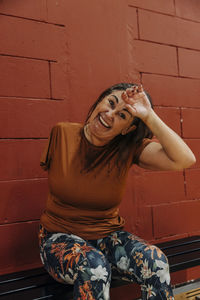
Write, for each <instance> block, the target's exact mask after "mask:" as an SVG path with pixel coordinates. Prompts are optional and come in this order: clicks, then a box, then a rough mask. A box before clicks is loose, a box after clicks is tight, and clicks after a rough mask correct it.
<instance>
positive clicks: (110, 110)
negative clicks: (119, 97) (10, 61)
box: [106, 109, 115, 121]
mask: <svg viewBox="0 0 200 300" xmlns="http://www.w3.org/2000/svg"><path fill="white" fill-rule="evenodd" d="M114 114H115V110H114V109H109V110H108V111H107V112H106V117H107V118H108V119H109V120H111V121H113V118H114Z"/></svg>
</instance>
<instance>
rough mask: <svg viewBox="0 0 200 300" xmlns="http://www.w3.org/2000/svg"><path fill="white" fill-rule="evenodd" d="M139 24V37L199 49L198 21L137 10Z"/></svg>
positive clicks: (199, 25)
mask: <svg viewBox="0 0 200 300" xmlns="http://www.w3.org/2000/svg"><path fill="white" fill-rule="evenodd" d="M139 24H140V25H139V28H140V38H141V39H144V40H149V41H154V42H159V43H163V44H170V45H176V46H181V47H187V48H194V49H200V41H199V31H200V23H195V22H191V21H187V20H183V19H179V18H175V17H171V16H166V15H162V14H157V13H153V12H149V11H144V10H139ZM163 33H164V34H163Z"/></svg>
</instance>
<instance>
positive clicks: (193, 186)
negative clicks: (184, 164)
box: [185, 169, 200, 199]
mask: <svg viewBox="0 0 200 300" xmlns="http://www.w3.org/2000/svg"><path fill="white" fill-rule="evenodd" d="M185 178H186V192H187V198H188V199H200V184H199V178H200V169H195V170H186V171H185Z"/></svg>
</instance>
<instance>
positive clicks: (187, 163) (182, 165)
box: [176, 153, 196, 171]
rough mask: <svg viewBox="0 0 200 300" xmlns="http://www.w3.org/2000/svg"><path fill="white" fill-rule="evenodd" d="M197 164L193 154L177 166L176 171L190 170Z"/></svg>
mask: <svg viewBox="0 0 200 300" xmlns="http://www.w3.org/2000/svg"><path fill="white" fill-rule="evenodd" d="M195 163H196V157H195V155H194V154H193V153H191V154H190V156H187V157H186V158H185V159H184V161H182V163H179V164H177V165H176V170H177V171H181V170H183V169H188V168H190V167H191V166H193V165H194V164H195Z"/></svg>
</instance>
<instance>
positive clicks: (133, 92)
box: [122, 85, 152, 121]
mask: <svg viewBox="0 0 200 300" xmlns="http://www.w3.org/2000/svg"><path fill="white" fill-rule="evenodd" d="M122 99H123V100H124V102H125V103H126V107H127V109H128V110H129V111H130V113H131V114H132V115H133V116H135V117H138V118H140V119H142V120H143V121H145V120H146V119H147V118H148V115H149V113H150V112H151V111H152V108H151V104H150V101H149V99H148V98H147V96H146V94H145V92H144V90H143V87H142V85H139V86H134V87H133V88H128V89H126V91H124V92H123V93H122Z"/></svg>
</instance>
